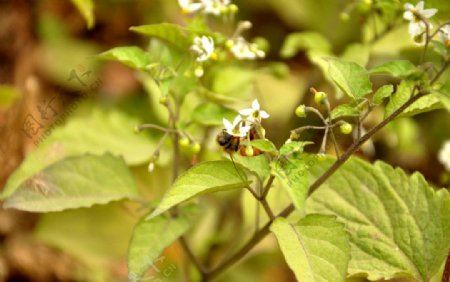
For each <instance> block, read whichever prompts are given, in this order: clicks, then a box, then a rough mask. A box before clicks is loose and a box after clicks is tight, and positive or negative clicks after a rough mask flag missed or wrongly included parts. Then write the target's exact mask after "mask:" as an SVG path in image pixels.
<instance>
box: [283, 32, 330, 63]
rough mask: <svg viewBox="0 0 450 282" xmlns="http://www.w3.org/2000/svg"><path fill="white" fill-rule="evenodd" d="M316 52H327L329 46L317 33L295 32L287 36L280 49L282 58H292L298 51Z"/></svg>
mask: <svg viewBox="0 0 450 282" xmlns="http://www.w3.org/2000/svg"><path fill="white" fill-rule="evenodd" d="M309 50H317V51H323V52H327V53H328V52H329V51H330V50H331V45H330V43H329V42H328V40H327V39H326V38H325V37H324V36H323V35H322V34H320V33H317V32H296V33H291V34H289V35H288V36H287V37H286V39H285V41H284V43H283V46H282V47H281V51H280V56H281V57H282V58H285V59H287V58H292V57H293V56H295V55H296V54H297V53H298V52H299V51H309Z"/></svg>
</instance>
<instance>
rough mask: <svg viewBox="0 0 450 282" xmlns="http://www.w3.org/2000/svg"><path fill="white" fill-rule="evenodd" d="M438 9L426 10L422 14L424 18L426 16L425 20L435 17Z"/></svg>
mask: <svg viewBox="0 0 450 282" xmlns="http://www.w3.org/2000/svg"><path fill="white" fill-rule="evenodd" d="M437 11H438V10H437V9H426V10H423V11H422V12H421V14H422V16H424V17H425V18H431V17H432V16H434V15H435V14H436V13H437Z"/></svg>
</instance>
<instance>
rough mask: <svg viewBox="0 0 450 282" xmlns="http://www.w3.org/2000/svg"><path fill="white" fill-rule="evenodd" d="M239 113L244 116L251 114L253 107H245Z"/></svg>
mask: <svg viewBox="0 0 450 282" xmlns="http://www.w3.org/2000/svg"><path fill="white" fill-rule="evenodd" d="M239 113H240V114H241V115H243V116H250V115H251V114H252V113H253V109H243V110H240V111H239Z"/></svg>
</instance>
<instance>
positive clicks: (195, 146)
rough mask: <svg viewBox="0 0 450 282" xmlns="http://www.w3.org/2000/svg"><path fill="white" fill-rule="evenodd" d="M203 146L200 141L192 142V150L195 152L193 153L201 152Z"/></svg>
mask: <svg viewBox="0 0 450 282" xmlns="http://www.w3.org/2000/svg"><path fill="white" fill-rule="evenodd" d="M201 148H202V147H201V146H200V144H199V143H194V144H192V146H191V152H192V153H193V154H195V155H196V154H198V153H200V149H201Z"/></svg>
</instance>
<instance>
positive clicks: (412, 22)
mask: <svg viewBox="0 0 450 282" xmlns="http://www.w3.org/2000/svg"><path fill="white" fill-rule="evenodd" d="M405 10H406V11H405V12H404V13H403V18H404V19H405V20H408V21H409V26H408V33H409V34H410V35H411V37H412V38H413V40H414V42H415V43H416V44H418V45H422V44H424V43H425V31H426V25H425V23H424V22H423V21H422V19H421V18H424V19H429V18H431V17H432V16H434V15H435V14H436V13H437V11H438V10H437V9H424V2H423V1H420V2H419V3H417V5H416V6H414V5H412V4H410V3H406V4H405ZM428 27H429V29H432V28H433V25H432V24H431V23H429V24H428Z"/></svg>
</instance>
